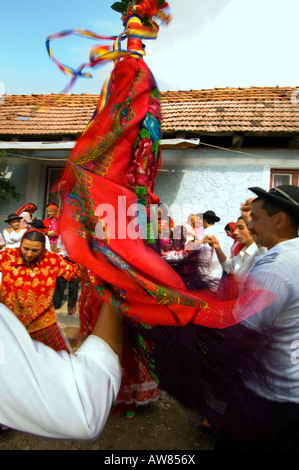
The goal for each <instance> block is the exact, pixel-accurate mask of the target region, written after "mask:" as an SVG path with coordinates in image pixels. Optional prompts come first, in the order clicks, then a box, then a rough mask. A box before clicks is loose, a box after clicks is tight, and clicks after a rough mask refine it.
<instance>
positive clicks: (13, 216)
mask: <svg viewBox="0 0 299 470" xmlns="http://www.w3.org/2000/svg"><path fill="white" fill-rule="evenodd" d="M22 218H23V217H19V216H18V215H17V214H9V216H8V217H7V219H6V220H4V222H7V223H8V222H11V221H12V220H21V219H22Z"/></svg>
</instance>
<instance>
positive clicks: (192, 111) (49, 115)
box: [0, 87, 299, 140]
mask: <svg viewBox="0 0 299 470" xmlns="http://www.w3.org/2000/svg"><path fill="white" fill-rule="evenodd" d="M294 91H296V90H294V88H291V87H289V88H279V87H251V88H215V89H211V90H191V91H166V92H161V101H162V113H163V123H162V131H163V134H167V133H168V134H171V133H177V132H186V133H189V134H192V135H196V134H197V135H201V134H217V135H225V134H228V135H232V134H234V133H244V134H247V135H251V134H252V135H269V134H273V133H274V134H280V135H290V134H293V135H295V134H296V133H298V132H299V91H298V103H297V96H295V100H294V99H293V100H292V99H291V98H292V94H293V93H294ZM57 98H59V96H58V95H7V96H5V99H4V103H2V104H0V140H1V139H2V140H3V139H10V138H13V137H14V136H15V137H17V136H19V137H20V138H21V136H27V138H29V137H32V138H33V137H35V138H38V136H44V137H45V136H49V137H52V138H53V137H55V136H63V135H67V136H69V135H71V136H77V135H78V134H80V133H81V132H82V131H83V130H84V128H85V126H86V124H87V123H88V121H89V119H90V118H91V117H92V114H93V112H94V110H95V107H96V105H97V102H98V99H99V96H98V95H89V94H81V95H75V94H70V95H64V96H63V97H60V99H59V100H58V101H57V102H56V103H55V106H49V104H51V103H53V102H55V101H56V99H57Z"/></svg>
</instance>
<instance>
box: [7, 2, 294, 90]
mask: <svg viewBox="0 0 299 470" xmlns="http://www.w3.org/2000/svg"><path fill="white" fill-rule="evenodd" d="M112 3H114V0H85V1H83V0H50V1H49V2H45V1H41V0H26V1H24V0H11V1H6V0H0V7H1V8H0V12H1V13H0V15H1V16H0V95H1V94H3V91H4V93H6V94H9V95H10V94H40V93H60V92H61V91H62V90H63V89H64V87H65V86H66V85H67V84H68V83H69V80H70V77H69V76H66V75H64V74H63V73H62V72H61V71H60V70H59V69H58V67H57V66H56V65H55V64H54V63H53V62H52V61H51V60H50V58H49V56H48V53H47V50H46V46H45V40H46V37H47V36H48V35H51V34H54V33H58V32H60V31H63V30H67V29H89V30H91V31H93V32H95V33H96V34H100V35H109V36H110V35H111V36H114V35H118V34H120V33H121V32H122V31H123V26H122V22H121V20H120V14H119V13H117V12H115V11H113V10H112V9H111V5H112ZM168 3H169V5H170V8H171V13H172V17H173V18H172V21H171V23H170V24H169V25H168V26H163V25H161V28H160V32H159V36H158V38H157V40H149V41H145V46H146V56H145V61H146V63H147V64H148V66H149V67H150V69H151V70H152V72H153V74H154V76H155V78H156V80H157V83H158V86H159V88H160V90H161V91H167V90H169V91H176V90H200V89H212V88H218V87H220V88H222V87H251V86H261V87H263V86H282V87H285V86H286V87H289V86H296V87H297V86H299V60H298V51H299V28H298V18H299V1H298V0H283V1H282V0H169V2H168ZM98 43H99V41H96V40H91V39H86V38H82V37H76V36H72V37H68V38H65V39H60V40H55V41H53V42H52V43H51V44H52V49H53V54H54V56H55V57H56V58H57V59H58V60H59V61H60V62H62V63H64V64H66V65H69V66H71V67H73V68H77V66H79V65H80V64H82V63H85V62H87V61H88V57H89V50H90V48H91V47H92V46H93V45H95V44H98ZM100 43H101V44H105V42H100ZM106 43H107V42H106ZM108 44H112V43H109V42H108ZM124 47H125V43H124ZM111 68H112V65H111V64H108V65H104V66H101V67H97V68H96V69H95V68H94V69H92V71H91V73H92V78H88V79H87V78H80V79H78V80H77V82H76V83H75V85H74V87H73V88H72V90H71V91H70V92H71V93H92V94H99V93H100V91H101V88H102V85H103V83H104V81H105V79H106V78H107V76H108V74H109V72H110V70H111Z"/></svg>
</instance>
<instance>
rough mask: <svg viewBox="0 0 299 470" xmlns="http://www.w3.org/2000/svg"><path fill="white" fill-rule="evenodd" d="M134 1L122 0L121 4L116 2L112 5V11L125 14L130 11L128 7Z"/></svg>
mask: <svg viewBox="0 0 299 470" xmlns="http://www.w3.org/2000/svg"><path fill="white" fill-rule="evenodd" d="M131 2H132V0H122V1H121V2H115V3H113V5H111V8H112V10H115V11H117V12H118V13H122V14H123V13H124V12H125V11H127V10H128V7H129V5H130V3H131Z"/></svg>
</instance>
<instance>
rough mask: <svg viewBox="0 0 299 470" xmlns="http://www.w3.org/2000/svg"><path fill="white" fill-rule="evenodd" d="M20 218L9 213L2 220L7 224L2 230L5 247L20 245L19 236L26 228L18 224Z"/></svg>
mask: <svg viewBox="0 0 299 470" xmlns="http://www.w3.org/2000/svg"><path fill="white" fill-rule="evenodd" d="M21 219H22V217H19V216H18V215H17V214H9V216H8V217H7V219H6V220H5V221H4V222H6V223H7V224H8V225H9V227H7V228H5V229H4V230H3V238H4V241H5V245H6V248H16V247H18V246H20V243H21V238H22V236H23V235H24V233H25V232H26V228H24V227H21V226H20V223H21Z"/></svg>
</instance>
